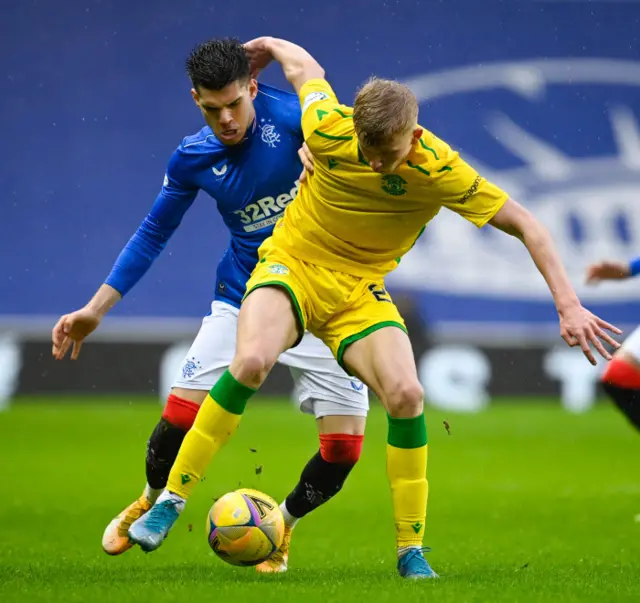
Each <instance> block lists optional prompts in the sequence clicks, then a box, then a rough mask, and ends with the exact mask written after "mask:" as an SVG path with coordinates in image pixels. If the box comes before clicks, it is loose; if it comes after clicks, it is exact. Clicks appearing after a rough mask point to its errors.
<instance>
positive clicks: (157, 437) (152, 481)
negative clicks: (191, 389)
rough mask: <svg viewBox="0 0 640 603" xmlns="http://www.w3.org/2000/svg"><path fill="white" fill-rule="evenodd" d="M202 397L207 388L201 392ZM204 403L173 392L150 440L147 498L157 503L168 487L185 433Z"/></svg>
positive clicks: (147, 459)
mask: <svg viewBox="0 0 640 603" xmlns="http://www.w3.org/2000/svg"><path fill="white" fill-rule="evenodd" d="M201 393H202V398H203V399H204V396H205V395H206V392H201ZM199 408H200V404H198V403H196V402H193V401H191V400H186V399H184V398H181V397H179V396H176V395H174V394H171V395H170V396H169V397H168V399H167V403H166V405H165V407H164V410H163V412H162V417H161V418H160V421H159V422H158V424H157V425H156V427H155V429H154V430H153V432H152V434H151V437H150V438H149V441H148V443H147V456H146V474H147V489H146V491H145V495H147V499H148V500H149V501H150V502H151V503H154V502H155V501H156V499H157V498H158V495H159V494H160V493H161V492H162V490H164V488H165V486H166V485H167V480H168V479H169V472H170V471H171V467H172V466H173V463H174V461H175V460H176V457H177V456H178V451H179V450H180V446H181V445H182V441H183V440H184V437H185V435H186V434H187V432H188V431H189V429H191V427H192V426H193V423H194V421H195V420H196V415H197V414H198V409H199Z"/></svg>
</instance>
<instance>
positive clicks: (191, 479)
mask: <svg viewBox="0 0 640 603" xmlns="http://www.w3.org/2000/svg"><path fill="white" fill-rule="evenodd" d="M255 391H256V390H255V389H253V388H251V387H247V386H246V385H243V384H242V383H240V382H239V381H237V380H236V379H235V378H234V377H233V375H232V374H231V373H230V372H229V371H228V370H227V371H225V372H224V374H223V375H222V377H220V379H219V380H218V382H217V383H216V384H215V385H214V386H213V387H212V388H211V391H210V392H209V393H208V394H207V397H206V398H205V399H204V402H203V403H202V406H201V408H200V410H199V411H198V414H197V416H196V420H195V422H194V424H193V427H192V428H191V429H190V430H189V432H188V433H187V435H186V436H185V438H184V441H183V442H182V446H181V447H180V452H179V453H178V457H177V458H176V461H175V463H174V464H173V467H172V468H171V473H170V474H169V481H168V483H167V490H169V492H173V493H174V494H177V495H178V496H180V497H182V498H184V499H185V500H186V499H188V498H189V496H190V495H191V492H192V491H193V488H194V487H195V485H196V484H197V483H198V482H199V481H200V480H201V479H202V476H203V475H204V472H205V470H206V469H207V467H208V466H209V463H210V462H211V459H212V458H213V456H214V455H215V454H216V453H217V452H218V450H220V448H222V446H223V445H224V444H225V443H226V442H227V440H228V439H229V438H230V437H231V436H232V435H233V433H234V432H235V430H236V429H237V427H238V425H239V424H240V419H241V418H242V413H243V412H244V409H245V407H246V405H247V402H248V400H249V398H250V397H251V396H252V395H253V394H254V393H255Z"/></svg>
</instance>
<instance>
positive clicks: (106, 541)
mask: <svg viewBox="0 0 640 603" xmlns="http://www.w3.org/2000/svg"><path fill="white" fill-rule="evenodd" d="M194 394H197V392H194ZM205 394H206V392H202V396H203V397H204V395H205ZM198 408H199V404H198V403H196V402H193V401H191V400H185V399H183V398H180V397H179V396H176V395H174V394H171V395H170V396H169V398H168V399H167V403H166V405H165V407H164V410H163V412H162V417H161V418H160V421H159V422H158V424H157V425H156V426H155V428H154V430H153V432H152V433H151V437H150V438H149V441H148V443H147V454H146V474H147V484H146V486H145V489H144V492H143V494H142V496H140V497H139V498H138V499H136V500H135V501H133V502H132V503H131V504H130V505H129V506H128V507H126V508H125V509H124V510H122V511H121V512H120V513H119V514H118V515H117V516H116V517H115V518H114V519H113V520H112V521H111V522H110V523H109V525H108V526H107V528H106V529H105V531H104V534H103V537H102V548H103V550H104V551H105V553H107V554H109V555H121V554H122V553H124V552H126V551H128V550H129V549H130V548H131V546H132V543H131V540H130V539H129V535H128V530H129V528H130V527H131V524H132V523H133V522H134V521H136V520H137V519H139V518H140V517H142V516H143V515H144V514H145V513H147V511H149V509H150V508H151V505H153V503H154V502H155V501H156V499H157V498H158V496H159V495H160V493H161V492H162V490H163V489H164V487H165V486H166V484H167V479H168V477H169V472H170V471H171V467H172V465H173V462H174V461H175V459H176V456H177V455H178V450H180V445H181V444H182V441H183V440H184V437H185V435H186V433H187V431H189V429H190V428H191V426H192V425H193V422H194V420H195V418H196V414H197V413H198Z"/></svg>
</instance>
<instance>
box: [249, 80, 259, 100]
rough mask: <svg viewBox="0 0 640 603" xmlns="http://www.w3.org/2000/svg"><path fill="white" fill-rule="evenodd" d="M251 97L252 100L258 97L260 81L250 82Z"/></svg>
mask: <svg viewBox="0 0 640 603" xmlns="http://www.w3.org/2000/svg"><path fill="white" fill-rule="evenodd" d="M249 96H250V97H251V100H253V99H254V98H255V97H256V96H258V81H257V80H255V79H254V78H251V79H250V80H249Z"/></svg>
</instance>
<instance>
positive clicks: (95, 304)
mask: <svg viewBox="0 0 640 603" xmlns="http://www.w3.org/2000/svg"><path fill="white" fill-rule="evenodd" d="M120 299H122V295H121V294H120V292H119V291H118V290H117V289H115V288H114V287H112V286H111V285H108V284H107V283H105V284H103V285H102V287H100V289H98V291H97V293H96V294H95V295H94V296H93V297H92V298H91V300H89V303H88V304H87V305H86V306H85V308H86V309H87V310H89V311H90V312H91V313H92V314H95V315H96V316H97V317H98V318H100V319H102V318H104V316H105V315H106V314H107V312H109V310H111V308H113V306H115V305H116V304H117V303H118V301H120Z"/></svg>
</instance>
